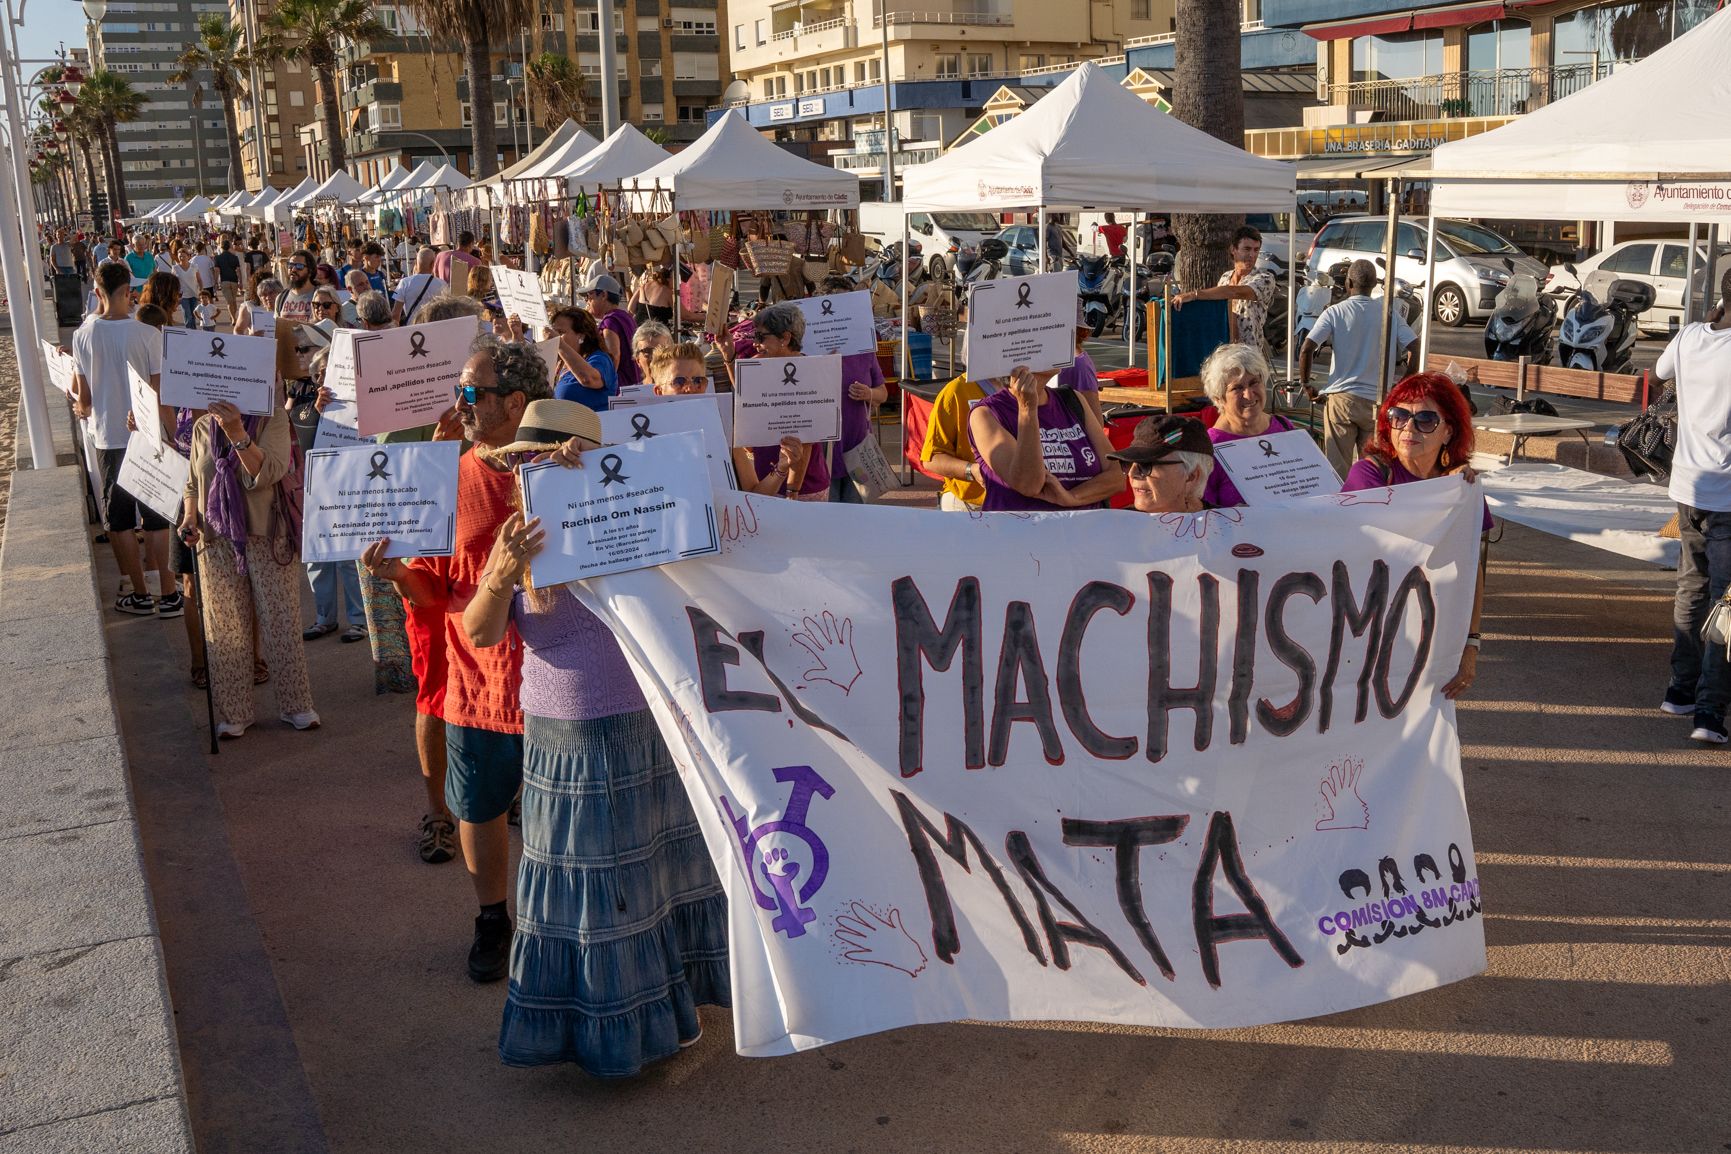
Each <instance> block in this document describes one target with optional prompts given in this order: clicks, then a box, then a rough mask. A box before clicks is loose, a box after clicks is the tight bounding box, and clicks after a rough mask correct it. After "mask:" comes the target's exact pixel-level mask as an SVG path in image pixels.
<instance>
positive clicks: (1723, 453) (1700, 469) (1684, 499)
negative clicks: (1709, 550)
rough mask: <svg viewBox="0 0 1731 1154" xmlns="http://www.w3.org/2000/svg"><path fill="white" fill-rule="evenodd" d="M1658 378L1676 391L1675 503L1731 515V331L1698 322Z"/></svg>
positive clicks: (1664, 361) (1664, 360)
mask: <svg viewBox="0 0 1731 1154" xmlns="http://www.w3.org/2000/svg"><path fill="white" fill-rule="evenodd" d="M1653 371H1654V374H1655V375H1657V376H1658V378H1659V379H1660V380H1662V381H1674V382H1676V386H1677V449H1676V451H1675V452H1674V453H1673V454H1672V455H1671V487H1670V491H1671V500H1673V501H1676V502H1677V503H1678V504H1680V505H1688V506H1690V507H1692V508H1695V509H1706V510H1708V511H1709V512H1714V513H1728V512H1731V329H1714V328H1713V327H1712V326H1711V325H1708V324H1705V323H1701V322H1697V323H1695V324H1692V325H1687V326H1685V327H1684V329H1683V331H1682V332H1680V333H1678V334H1677V335H1676V337H1675V338H1673V339H1672V341H1671V343H1670V344H1668V345H1666V346H1665V351H1664V352H1663V353H1661V354H1660V355H1659V364H1658V367H1657V368H1655V369H1654V370H1653Z"/></svg>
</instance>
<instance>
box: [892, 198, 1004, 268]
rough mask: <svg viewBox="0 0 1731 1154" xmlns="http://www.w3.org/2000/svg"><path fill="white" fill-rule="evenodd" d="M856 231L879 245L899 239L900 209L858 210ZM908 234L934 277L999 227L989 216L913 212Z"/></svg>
mask: <svg viewBox="0 0 1731 1154" xmlns="http://www.w3.org/2000/svg"><path fill="white" fill-rule="evenodd" d="M859 221H860V231H861V232H863V233H865V235H866V237H867V238H868V239H870V238H873V237H875V238H876V239H877V240H878V242H879V243H880V244H893V243H895V242H897V241H899V240H901V239H902V206H901V205H900V204H884V203H877V202H871V203H866V204H862V205H860V206H859ZM907 224H908V232H909V233H911V234H912V235H913V236H914V237H917V238H918V239H919V242H920V247H921V248H922V249H924V251H925V254H926V270H927V272H928V273H930V274H931V275H934V276H940V275H943V274H944V273H945V272H946V271H947V270H948V269H950V268H954V267H955V260H956V258H955V254H956V253H957V252H959V251H960V250H961V249H964V248H971V249H976V250H977V249H978V248H979V247H980V242H981V241H982V240H985V239H986V238H987V237H989V236H992V235H994V234H995V233H996V232H997V231H998V230H999V229H1000V228H1002V227H1003V226H1002V224H1001V223H1000V222H999V220H998V218H997V216H996V215H995V214H993V213H989V212H916V213H911V214H909V216H908V221H907Z"/></svg>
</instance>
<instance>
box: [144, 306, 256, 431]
mask: <svg viewBox="0 0 1731 1154" xmlns="http://www.w3.org/2000/svg"><path fill="white" fill-rule="evenodd" d="M161 383H162V403H163V404H165V405H174V406H176V407H177V408H182V409H208V408H210V405H211V402H212V401H227V402H228V403H229V404H231V405H233V406H234V407H235V408H237V409H239V410H240V411H241V412H243V413H252V414H255V415H262V416H268V415H270V414H271V413H272V412H274V411H275V409H276V338H275V337H274V336H272V337H237V336H235V335H234V334H233V333H207V332H203V331H201V330H199V329H177V328H174V327H172V326H170V327H168V328H165V329H163V330H162V376H161Z"/></svg>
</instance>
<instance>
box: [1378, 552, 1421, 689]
mask: <svg viewBox="0 0 1731 1154" xmlns="http://www.w3.org/2000/svg"><path fill="white" fill-rule="evenodd" d="M1414 594H1416V595H1417V596H1418V622H1419V629H1418V651H1417V652H1416V653H1414V654H1413V658H1412V672H1410V673H1408V674H1407V678H1406V686H1405V687H1404V688H1403V689H1402V690H1401V691H1400V696H1399V697H1398V698H1397V697H1394V696H1393V695H1392V694H1390V693H1389V687H1388V675H1389V666H1390V664H1391V663H1392V662H1393V659H1394V646H1395V642H1397V641H1399V640H1400V635H1401V625H1402V624H1403V623H1404V622H1405V620H1406V602H1407V598H1408V597H1410V596H1412V595H1414ZM1435 633H1436V598H1435V597H1433V596H1432V595H1431V590H1430V580H1429V578H1427V577H1426V576H1425V575H1424V570H1423V569H1420V568H1419V567H1418V566H1417V565H1414V566H1413V567H1412V568H1411V569H1409V570H1408V571H1407V575H1406V576H1405V577H1404V578H1402V579H1401V583H1400V588H1398V589H1396V590H1395V592H1394V600H1393V601H1392V602H1391V603H1390V604H1389V607H1388V617H1387V619H1386V620H1385V621H1384V622H1383V625H1382V644H1381V645H1380V646H1378V647H1377V651H1376V676H1375V677H1374V678H1372V681H1371V684H1372V685H1373V686H1374V688H1375V689H1376V709H1377V712H1378V713H1380V714H1382V715H1383V716H1384V717H1394V716H1395V715H1396V714H1398V713H1400V711H1401V710H1403V709H1405V708H1406V703H1407V702H1408V701H1410V700H1411V699H1412V695H1413V691H1414V690H1415V689H1417V688H1418V679H1419V677H1420V676H1421V675H1422V674H1423V673H1424V667H1425V662H1427V661H1428V660H1430V643H1431V639H1432V637H1433V636H1434V635H1435Z"/></svg>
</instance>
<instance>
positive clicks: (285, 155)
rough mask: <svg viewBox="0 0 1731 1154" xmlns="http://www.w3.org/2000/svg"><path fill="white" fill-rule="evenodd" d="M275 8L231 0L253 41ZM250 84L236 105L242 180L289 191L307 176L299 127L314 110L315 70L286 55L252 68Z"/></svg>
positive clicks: (253, 186)
mask: <svg viewBox="0 0 1731 1154" xmlns="http://www.w3.org/2000/svg"><path fill="white" fill-rule="evenodd" d="M275 8H276V5H275V3H274V2H273V0H228V14H229V19H230V20H233V21H234V22H235V23H236V25H238V26H239V27H240V28H241V30H242V33H243V35H244V37H245V41H244V42H245V43H246V44H248V45H249V46H250V45H251V44H252V43H253V42H254V41H255V40H256V38H257V36H258V33H259V29H260V28H261V27H262V26H263V25H264V23H265V22H266V21H267V20H268V19H269V18H270V15H271V13H272V12H273V11H275ZM246 85H247V98H246V99H245V100H240V101H237V102H236V104H235V125H236V129H237V131H238V132H239V135H240V165H241V181H242V182H243V183H244V185H245V187H246V188H247V190H248V191H250V192H257V191H259V190H260V189H262V188H264V187H265V186H267V185H269V186H270V187H272V188H277V189H282V190H285V191H286V190H287V189H290V188H293V187H294V186H295V185H297V184H299V183H300V182H301V181H302V180H305V179H306V175H307V162H306V155H305V153H304V152H303V151H302V150H301V147H300V129H301V126H302V125H304V124H306V122H307V121H308V120H309V119H310V118H311V117H312V113H313V105H314V102H315V97H314V95H313V92H314V86H313V77H312V71H311V69H309V68H307V67H306V65H304V64H302V63H301V62H300V61H298V60H285V61H282V62H280V63H277V64H275V65H271V66H268V67H266V66H259V67H255V68H253V69H251V70H250V71H249V72H248V74H247V76H246Z"/></svg>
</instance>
